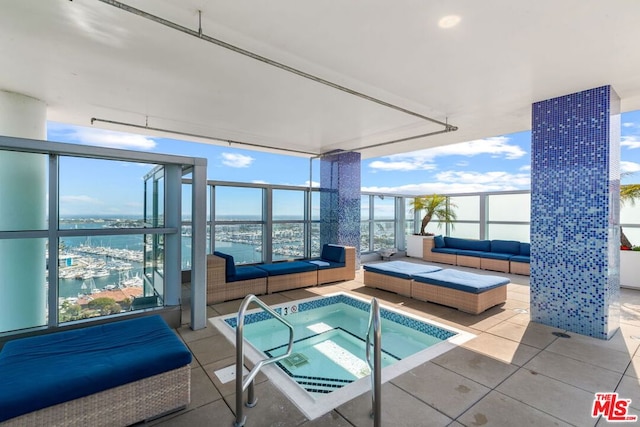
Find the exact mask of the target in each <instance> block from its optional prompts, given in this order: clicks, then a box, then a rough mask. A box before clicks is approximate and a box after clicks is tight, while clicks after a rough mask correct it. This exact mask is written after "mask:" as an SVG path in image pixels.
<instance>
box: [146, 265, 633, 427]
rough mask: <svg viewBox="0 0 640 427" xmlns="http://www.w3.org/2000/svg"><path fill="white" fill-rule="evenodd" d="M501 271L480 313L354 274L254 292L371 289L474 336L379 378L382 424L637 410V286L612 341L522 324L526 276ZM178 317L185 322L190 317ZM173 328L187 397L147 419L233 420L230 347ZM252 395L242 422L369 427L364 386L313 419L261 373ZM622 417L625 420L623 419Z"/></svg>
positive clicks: (222, 309) (271, 299)
mask: <svg viewBox="0 0 640 427" xmlns="http://www.w3.org/2000/svg"><path fill="white" fill-rule="evenodd" d="M404 260H407V261H409V260H411V259H409V258H405V259H404ZM469 271H474V272H476V273H479V274H496V273H486V272H483V271H480V270H469ZM507 276H509V278H510V279H511V282H512V283H511V284H510V285H508V300H507V302H506V303H505V304H503V305H501V306H498V307H494V308H492V309H490V310H488V311H486V312H485V313H483V314H481V315H469V314H465V313H461V312H458V311H456V310H453V309H449V308H446V307H443V306H438V305H435V304H430V303H423V302H420V301H414V300H411V299H410V298H407V297H402V296H399V295H396V294H392V293H388V292H385V291H378V290H374V289H370V288H365V287H364V286H363V283H362V271H360V272H358V274H357V276H356V279H355V280H353V281H350V282H345V283H338V284H334V285H329V286H321V287H315V288H310V289H301V290H295V291H289V292H282V293H279V294H273V295H267V296H263V297H261V299H263V300H264V301H265V302H267V303H268V304H277V303H281V302H286V301H288V300H295V299H301V298H306V297H309V296H315V295H316V294H324V293H331V292H336V291H344V290H346V291H349V292H352V293H354V294H357V295H360V296H363V295H364V296H376V297H378V299H379V300H380V301H381V303H383V304H387V305H395V306H399V307H400V306H401V307H402V308H403V309H405V310H408V311H411V312H413V313H416V314H419V315H421V316H424V317H426V318H432V319H436V320H437V321H439V322H442V323H445V324H450V325H453V326H455V327H457V328H460V329H464V330H468V331H470V332H472V333H473V334H475V335H476V336H477V337H476V338H474V339H472V340H471V341H468V342H467V343H465V344H464V345H462V346H460V347H457V348H455V349H453V350H451V351H449V352H447V353H445V354H443V355H441V356H439V357H437V358H435V359H433V360H431V361H429V362H427V363H424V364H423V365H421V366H419V367H417V368H415V369H413V370H411V371H409V372H407V373H405V374H403V375H400V376H399V377H397V378H395V379H393V380H391V381H390V382H387V383H385V384H384V385H383V388H382V404H383V407H382V414H383V415H382V418H383V425H385V426H394V427H396V426H412V427H413V426H460V425H464V426H525V425H527V426H545V427H546V426H565V425H575V426H581V427H582V426H596V425H597V426H602V425H605V424H608V422H607V421H606V420H604V419H596V418H592V417H591V411H592V405H593V400H594V393H596V392H614V391H615V392H618V393H619V396H620V398H627V399H632V404H631V409H630V411H629V412H630V413H631V414H634V415H640V379H639V378H640V353H638V346H639V345H640V291H632V290H626V289H623V290H622V307H621V309H622V324H621V328H620V330H619V331H618V333H616V335H615V336H614V337H613V338H612V339H611V340H609V341H602V340H598V339H593V338H588V337H585V336H580V335H577V334H574V333H569V335H570V338H562V337H557V336H555V335H553V334H552V332H557V331H559V330H557V329H554V328H551V327H547V326H543V325H540V324H537V323H531V322H530V321H529V314H528V309H529V278H528V277H523V276H516V275H507ZM239 303H240V301H232V302H226V303H221V304H216V305H213V306H210V307H209V308H208V310H209V317H215V316H218V315H221V314H228V313H232V312H235V311H237V308H238V306H239ZM183 318H184V319H185V324H186V323H187V320H186V319H188V318H189V314H188V313H184V314H183ZM178 332H179V334H180V336H181V337H182V338H183V339H184V341H185V342H186V344H187V345H188V346H189V348H190V349H191V351H192V353H193V355H194V361H193V363H192V368H193V369H192V386H191V387H192V390H191V396H192V398H191V399H192V400H191V404H190V405H189V407H188V408H187V409H185V410H183V411H180V412H178V413H174V414H170V415H168V416H166V417H164V418H161V419H159V420H155V421H153V422H151V423H150V424H154V425H159V426H201V425H203V426H204V425H209V426H231V425H233V422H234V420H235V416H234V412H233V409H234V407H235V400H234V399H235V397H234V383H233V382H230V383H227V384H221V383H220V381H219V380H218V379H217V377H216V375H215V374H214V372H215V371H216V370H218V369H221V368H224V367H226V366H230V365H232V364H234V362H235V355H234V354H235V351H234V346H233V345H232V344H231V343H229V342H228V341H227V340H226V339H225V338H224V337H223V336H222V335H221V334H220V333H219V332H218V331H217V330H216V329H215V328H213V327H211V326H209V327H208V328H207V329H204V330H199V331H192V330H190V329H189V328H188V327H187V326H184V327H182V328H180V329H179V330H178ZM256 396H257V397H258V399H259V402H258V405H257V406H256V407H254V408H246V409H245V415H246V416H247V423H246V425H247V426H309V427H311V426H371V425H373V422H372V420H371V418H369V411H370V404H371V400H370V395H369V394H368V393H366V394H364V395H361V396H359V397H357V398H355V399H353V400H351V401H349V402H347V403H345V404H343V405H341V406H339V407H337V408H335V409H334V410H333V411H331V412H329V413H328V414H326V415H324V416H322V417H320V418H318V419H315V420H312V421H309V420H307V419H306V418H305V416H304V415H303V414H302V413H301V412H300V411H299V410H298V409H297V408H296V406H295V405H294V404H293V403H292V402H290V401H289V400H288V399H287V397H286V396H284V395H283V394H282V393H281V392H280V391H279V390H278V389H277V388H276V387H275V386H274V385H273V384H271V382H270V381H269V380H268V379H267V378H266V377H265V376H264V375H262V374H259V376H258V378H257V383H256ZM616 424H618V425H620V423H616ZM629 424H633V423H622V425H629ZM639 424H640V423H639Z"/></svg>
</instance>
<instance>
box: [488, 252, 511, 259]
mask: <svg viewBox="0 0 640 427" xmlns="http://www.w3.org/2000/svg"><path fill="white" fill-rule="evenodd" d="M513 256H515V255H511V254H503V253H499V252H482V253H481V255H480V258H488V259H501V260H503V261H509V259H511V257H513Z"/></svg>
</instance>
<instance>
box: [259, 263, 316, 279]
mask: <svg viewBox="0 0 640 427" xmlns="http://www.w3.org/2000/svg"><path fill="white" fill-rule="evenodd" d="M256 267H257V268H260V269H262V270H264V271H266V272H267V273H268V274H269V276H280V275H283V274H294V273H305V272H308V271H317V270H318V266H317V265H315V264H311V263H309V262H305V261H291V262H279V263H276V264H260V265H257V266H256Z"/></svg>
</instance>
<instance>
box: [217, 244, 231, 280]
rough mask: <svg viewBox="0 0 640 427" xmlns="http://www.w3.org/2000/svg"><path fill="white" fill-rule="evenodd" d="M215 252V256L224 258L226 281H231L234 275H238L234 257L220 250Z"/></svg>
mask: <svg viewBox="0 0 640 427" xmlns="http://www.w3.org/2000/svg"><path fill="white" fill-rule="evenodd" d="M213 254H214V255H215V256H219V257H220V258H224V260H225V263H224V275H225V279H226V280H225V282H229V281H231V280H232V278H233V276H235V275H236V263H235V261H234V259H233V256H232V255H227V254H225V253H222V252H218V251H214V252H213Z"/></svg>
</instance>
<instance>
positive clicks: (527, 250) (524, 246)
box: [520, 243, 531, 256]
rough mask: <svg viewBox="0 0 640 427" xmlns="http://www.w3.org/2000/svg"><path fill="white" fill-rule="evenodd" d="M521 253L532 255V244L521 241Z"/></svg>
mask: <svg viewBox="0 0 640 427" xmlns="http://www.w3.org/2000/svg"><path fill="white" fill-rule="evenodd" d="M520 255H524V256H531V244H530V243H520Z"/></svg>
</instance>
